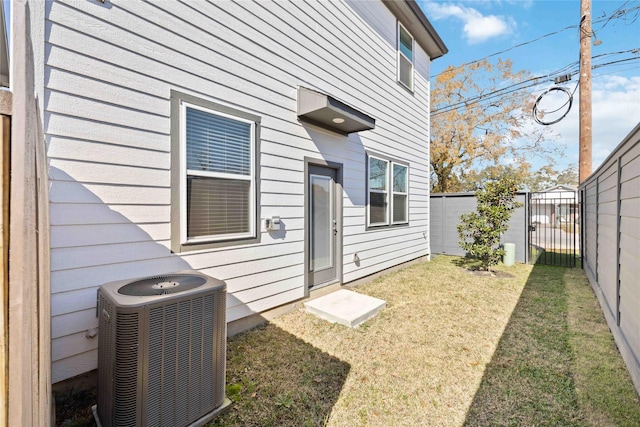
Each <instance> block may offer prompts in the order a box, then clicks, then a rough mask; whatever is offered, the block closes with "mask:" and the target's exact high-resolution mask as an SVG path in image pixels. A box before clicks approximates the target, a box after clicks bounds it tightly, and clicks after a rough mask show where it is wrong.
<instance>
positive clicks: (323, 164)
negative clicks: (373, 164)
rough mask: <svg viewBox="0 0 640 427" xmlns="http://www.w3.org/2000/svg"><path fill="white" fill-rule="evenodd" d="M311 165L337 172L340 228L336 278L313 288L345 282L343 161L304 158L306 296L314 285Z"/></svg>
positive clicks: (337, 237) (336, 201)
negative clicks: (310, 266) (310, 218)
mask: <svg viewBox="0 0 640 427" xmlns="http://www.w3.org/2000/svg"><path fill="white" fill-rule="evenodd" d="M310 166H319V167H325V168H328V169H333V170H334V171H335V173H336V182H335V185H336V187H335V190H336V191H335V195H334V197H335V200H334V203H335V208H336V209H335V210H336V227H337V229H338V234H337V236H336V251H335V262H336V279H335V280H333V281H330V282H326V283H323V284H321V285H317V286H315V287H313V289H314V290H315V289H320V288H322V287H324V286H328V285H332V284H335V283H340V284H341V283H343V280H342V267H343V260H342V252H343V251H342V242H343V240H342V232H343V227H342V222H343V221H342V217H343V209H342V198H343V194H344V190H343V186H342V169H343V166H342V163H336V162H329V161H327V160H324V159H317V158H312V157H305V158H304V295H305V297H308V296H309V291H310V289H311V287H312V286H313V283H311V275H310V274H309V265H310V263H311V262H310V256H311V239H310V238H309V234H310V226H311V224H310V220H309V209H310V206H309V196H310V194H309V167H310Z"/></svg>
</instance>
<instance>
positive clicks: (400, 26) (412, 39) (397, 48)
mask: <svg viewBox="0 0 640 427" xmlns="http://www.w3.org/2000/svg"><path fill="white" fill-rule="evenodd" d="M401 28H402V29H403V30H404V31H405V32H406V33H407V34H408V35H409V37H411V59H409V58H407V56H406V55H405V54H404V53H402V49H400V43H401V42H400V29H401ZM397 38H398V42H397V45H396V50H397V58H396V63H397V67H396V75H397V81H398V83H400V84H401V85H402V86H404V87H406V88H407V89H409V90H410V91H411V92H413V85H414V77H415V76H414V69H415V65H414V63H413V58H415V45H416V43H415V38H414V37H413V35H412V34H411V33H410V32H409V30H407V29H406V27H405V26H404V25H402V24H401V23H400V21H398V31H397ZM400 55H402V57H404V58H405V59H406V60H407V61H408V62H409V63H410V64H411V82H410V83H411V84H410V85H406V84H405V83H404V82H403V81H402V79H401V78H400V75H401V74H400V73H401V72H400Z"/></svg>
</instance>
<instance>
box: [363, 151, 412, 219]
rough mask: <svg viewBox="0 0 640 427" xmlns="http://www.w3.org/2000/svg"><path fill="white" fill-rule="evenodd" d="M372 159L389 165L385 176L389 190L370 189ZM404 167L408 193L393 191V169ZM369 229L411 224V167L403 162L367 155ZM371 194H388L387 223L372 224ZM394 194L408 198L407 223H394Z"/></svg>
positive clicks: (406, 201)
mask: <svg viewBox="0 0 640 427" xmlns="http://www.w3.org/2000/svg"><path fill="white" fill-rule="evenodd" d="M371 159H376V160H380V161H383V162H385V163H386V164H387V173H386V176H385V180H386V184H387V190H386V191H385V190H375V189H370V188H369V184H370V179H371V177H370V176H369V173H370V166H369V164H370V161H371ZM396 165H397V166H402V167H404V168H406V169H407V182H406V186H407V191H406V192H400V191H394V190H393V167H394V166H396ZM366 167H367V227H370V228H380V227H390V226H393V225H408V224H409V165H408V164H406V163H401V162H396V161H393V160H390V159H385V158H384V157H380V156H376V155H372V154H369V155H367V164H366ZM371 193H381V194H386V195H387V215H386V216H387V221H386V222H375V223H372V222H371V201H370V194H371ZM394 194H399V195H404V196H406V199H405V208H406V212H407V220H406V221H394V220H393V204H394V200H393V196H394Z"/></svg>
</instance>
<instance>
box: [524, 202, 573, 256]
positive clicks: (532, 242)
mask: <svg viewBox="0 0 640 427" xmlns="http://www.w3.org/2000/svg"><path fill="white" fill-rule="evenodd" d="M577 194H578V193H577V192H576V191H549V192H545V193H529V195H528V201H527V203H528V205H529V209H528V212H529V215H528V222H529V224H528V229H529V259H530V260H531V263H532V264H545V265H559V266H564V267H575V266H576V265H577V261H578V259H579V257H580V234H579V233H580V220H581V217H580V203H579V201H578V196H577Z"/></svg>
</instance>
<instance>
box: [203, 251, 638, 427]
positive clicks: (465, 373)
mask: <svg viewBox="0 0 640 427" xmlns="http://www.w3.org/2000/svg"><path fill="white" fill-rule="evenodd" d="M466 265H467V263H466V262H465V261H464V260H461V259H459V258H453V257H444V256H439V257H437V258H436V259H435V260H433V261H432V262H429V263H422V264H418V265H415V266H412V267H409V268H406V269H403V270H401V271H397V272H395V273H391V274H389V275H386V276H384V277H382V278H379V279H377V280H375V281H373V282H371V283H368V284H366V285H363V286H360V287H358V288H356V289H355V290H356V291H357V292H362V293H365V294H368V295H372V296H375V297H378V298H382V299H384V300H386V301H387V309H385V310H384V311H383V312H381V313H380V314H379V315H378V316H376V317H375V318H373V319H371V320H369V321H368V322H367V323H365V324H364V325H363V326H361V327H360V328H356V329H350V328H346V327H343V326H340V325H335V324H329V323H327V322H325V321H323V320H320V319H317V318H316V317H314V316H312V315H310V314H308V313H305V312H304V311H302V310H299V311H296V312H293V313H290V314H287V315H285V316H282V317H280V318H278V319H275V320H274V321H273V322H271V323H270V324H268V325H265V326H262V327H259V328H256V329H254V330H251V331H249V332H246V333H244V334H241V335H239V336H236V337H233V338H231V339H229V341H228V351H227V360H228V362H227V393H228V396H229V397H230V398H231V399H232V401H233V404H232V406H231V408H230V409H229V410H228V412H227V413H226V414H224V415H223V416H221V417H220V418H218V419H217V420H216V422H215V424H214V425H217V426H304V425H309V426H319V425H329V426H418V425H434V426H460V425H469V426H476V425H514V426H515V425H518V426H520V425H567V426H574V425H585V426H588V425H593V426H602V425H605V426H606V425H612V426H614V425H615V426H624V425H629V426H633V425H640V401H639V399H638V395H637V394H636V391H635V389H634V388H633V386H632V384H631V381H630V378H629V376H628V374H627V372H626V370H625V368H624V365H623V363H622V360H621V358H620V355H619V353H618V352H617V349H616V347H615V345H614V343H613V340H612V337H611V334H610V333H609V331H608V328H607V326H606V323H605V321H604V318H603V316H602V313H601V312H600V308H599V306H598V303H597V301H596V299H595V297H594V295H593V293H592V291H591V288H590V287H589V285H588V283H587V281H586V279H585V277H584V274H583V272H582V270H579V269H566V268H561V267H547V266H540V265H536V266H528V265H515V266H513V267H508V268H507V267H504V266H500V267H499V268H498V274H497V275H496V276H495V277H490V276H480V275H477V274H472V273H471V272H469V271H468V270H467V269H466V267H465V266H466Z"/></svg>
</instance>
